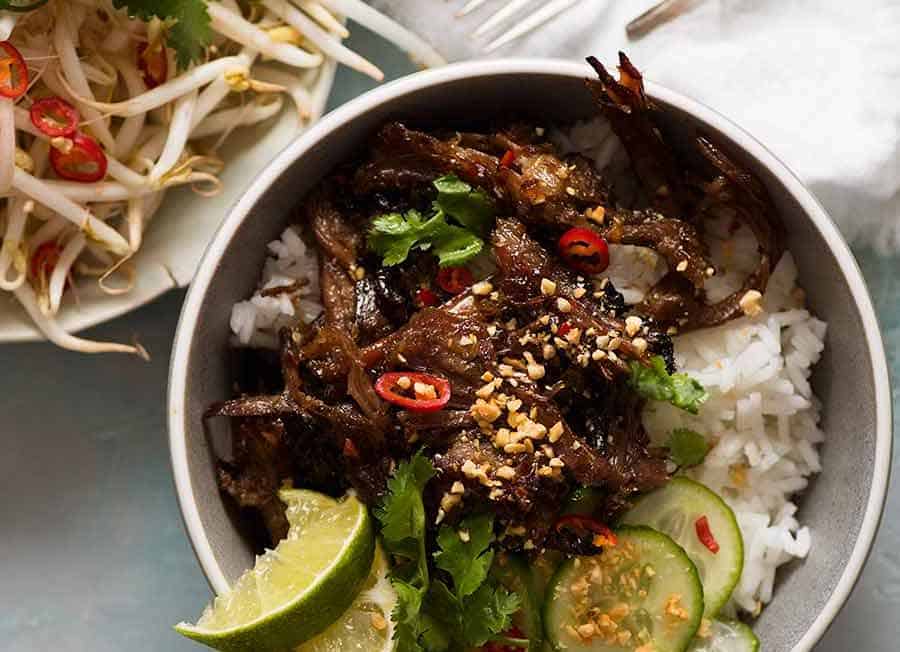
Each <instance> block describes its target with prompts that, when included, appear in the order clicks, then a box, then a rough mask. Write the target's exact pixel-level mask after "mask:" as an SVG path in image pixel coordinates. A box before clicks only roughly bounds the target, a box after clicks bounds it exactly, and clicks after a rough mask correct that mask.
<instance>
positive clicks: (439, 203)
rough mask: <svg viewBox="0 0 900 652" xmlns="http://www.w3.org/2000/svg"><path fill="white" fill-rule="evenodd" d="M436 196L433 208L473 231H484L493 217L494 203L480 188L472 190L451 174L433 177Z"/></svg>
mask: <svg viewBox="0 0 900 652" xmlns="http://www.w3.org/2000/svg"><path fill="white" fill-rule="evenodd" d="M432 185H434V187H435V188H436V189H437V191H438V196H437V200H435V202H434V203H435V208H436V209H438V210H440V211H442V212H444V213H445V214H447V215H449V216H450V217H452V218H453V219H454V220H456V221H457V222H459V223H460V224H462V225H463V226H464V227H466V228H467V229H469V230H470V231H474V232H475V233H484V232H485V231H486V230H487V228H488V226H490V223H491V220H492V219H493V217H494V204H493V203H492V202H491V200H490V198H488V196H487V195H485V194H484V193H483V192H481V191H480V190H473V189H472V186H470V185H469V184H468V183H466V182H465V181H461V180H460V179H458V178H457V177H455V176H453V175H447V176H443V177H440V178H438V179H435V180H434V181H433V182H432Z"/></svg>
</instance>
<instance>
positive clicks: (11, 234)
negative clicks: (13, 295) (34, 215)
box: [0, 199, 28, 291]
mask: <svg viewBox="0 0 900 652" xmlns="http://www.w3.org/2000/svg"><path fill="white" fill-rule="evenodd" d="M27 218H28V215H27V213H26V211H25V202H24V201H22V200H21V199H20V200H17V201H11V202H9V203H8V205H7V215H6V233H5V234H4V236H3V246H2V247H0V288H2V289H4V290H7V291H11V290H15V289H16V288H17V287H19V286H20V285H22V283H24V282H25V274H26V271H27V270H26V268H27V266H26V265H24V264H22V261H21V260H20V261H19V262H20V269H15V267H16V259H17V257H19V256H20V254H21V244H22V236H23V235H24V233H25V221H26V219H27ZM11 266H12V268H13V269H14V271H16V272H17V276H15V277H14V278H12V279H10V278H9V276H8V274H7V272H8V271H9V269H10V267H11Z"/></svg>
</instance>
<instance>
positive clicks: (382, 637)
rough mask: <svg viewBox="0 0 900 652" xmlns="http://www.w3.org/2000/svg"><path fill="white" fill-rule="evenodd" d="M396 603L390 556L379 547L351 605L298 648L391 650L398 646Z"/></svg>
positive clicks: (305, 651)
mask: <svg viewBox="0 0 900 652" xmlns="http://www.w3.org/2000/svg"><path fill="white" fill-rule="evenodd" d="M395 604H397V593H396V592H395V591H394V588H393V587H392V586H391V583H390V580H388V565H387V559H386V558H385V556H384V553H383V552H382V551H381V548H380V547H379V548H377V549H376V551H375V561H374V562H373V563H372V570H371V572H370V573H369V577H368V579H366V583H365V584H364V585H363V588H362V591H360V593H359V595H358V596H356V599H355V600H354V601H353V604H352V605H350V608H349V609H347V611H345V612H344V613H343V614H342V615H341V617H340V618H338V619H337V620H336V621H335V622H333V623H332V624H331V625H330V626H329V627H328V629H326V630H325V631H324V632H322V633H321V634H319V635H318V636H316V637H315V638H313V639H311V640H309V641H307V642H306V643H303V644H302V645H301V646H300V647H298V648H297V649H296V651H295V652H390V651H391V650H393V648H394V642H393V640H392V639H393V635H394V624H393V623H392V622H391V612H392V611H393V610H394V605H395Z"/></svg>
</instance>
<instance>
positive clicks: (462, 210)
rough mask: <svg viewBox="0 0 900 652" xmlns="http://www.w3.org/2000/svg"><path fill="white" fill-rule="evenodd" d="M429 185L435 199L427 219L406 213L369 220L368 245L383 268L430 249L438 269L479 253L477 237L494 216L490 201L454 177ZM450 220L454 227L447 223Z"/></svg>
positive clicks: (455, 265)
mask: <svg viewBox="0 0 900 652" xmlns="http://www.w3.org/2000/svg"><path fill="white" fill-rule="evenodd" d="M433 185H434V187H435V188H436V189H437V191H438V196H437V199H436V200H435V202H434V204H433V206H432V212H431V213H430V214H429V215H428V216H424V215H422V213H420V212H419V211H417V210H410V211H407V212H406V213H404V214H400V213H388V214H386V215H379V216H377V217H375V218H374V219H373V220H372V226H371V227H370V229H369V237H368V244H369V248H370V249H371V250H372V251H374V252H375V253H377V254H378V255H379V256H381V258H382V261H381V262H382V264H383V265H386V266H391V265H399V264H400V263H402V262H403V261H405V260H406V258H407V256H409V252H410V251H411V250H412V249H420V250H422V251H429V250H430V251H431V252H432V253H434V255H435V256H437V257H438V263H439V264H440V266H441V267H458V266H460V265H464V264H465V263H467V262H468V261H470V260H471V259H472V258H474V257H475V256H477V255H478V254H479V253H481V250H482V249H483V248H484V240H482V239H481V234H483V233H485V232H486V230H487V229H488V228H489V227H490V223H491V220H492V219H493V217H494V206H493V204H492V203H491V200H490V199H489V198H488V196H487V195H485V194H484V193H483V192H481V191H480V190H473V189H472V187H471V186H470V185H469V184H467V183H465V182H463V181H460V180H459V179H457V178H456V177H454V176H444V177H440V178H439V179H435V180H434V182H433ZM448 218H449V219H448ZM450 219H452V220H453V221H454V222H456V224H451V223H450V221H449V220H450Z"/></svg>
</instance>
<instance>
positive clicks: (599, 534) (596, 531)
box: [553, 514, 619, 547]
mask: <svg viewBox="0 0 900 652" xmlns="http://www.w3.org/2000/svg"><path fill="white" fill-rule="evenodd" d="M566 528H569V529H571V530H581V531H582V532H591V533H592V534H593V535H594V541H593V543H594V545H595V546H598V547H601V546H609V547H612V546H615V545H617V544H618V543H619V539H618V537H616V534H615V532H613V531H612V530H610V529H609V528H608V527H607V526H605V525H604V524H603V523H601V522H600V521H598V520H596V519H593V518H591V517H590V516H582V515H581V514H565V515H563V516H560V517H559V518H558V519H557V520H556V524H555V525H554V526H553V529H555V530H556V531H557V532H560V531H562V530H563V529H566Z"/></svg>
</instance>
